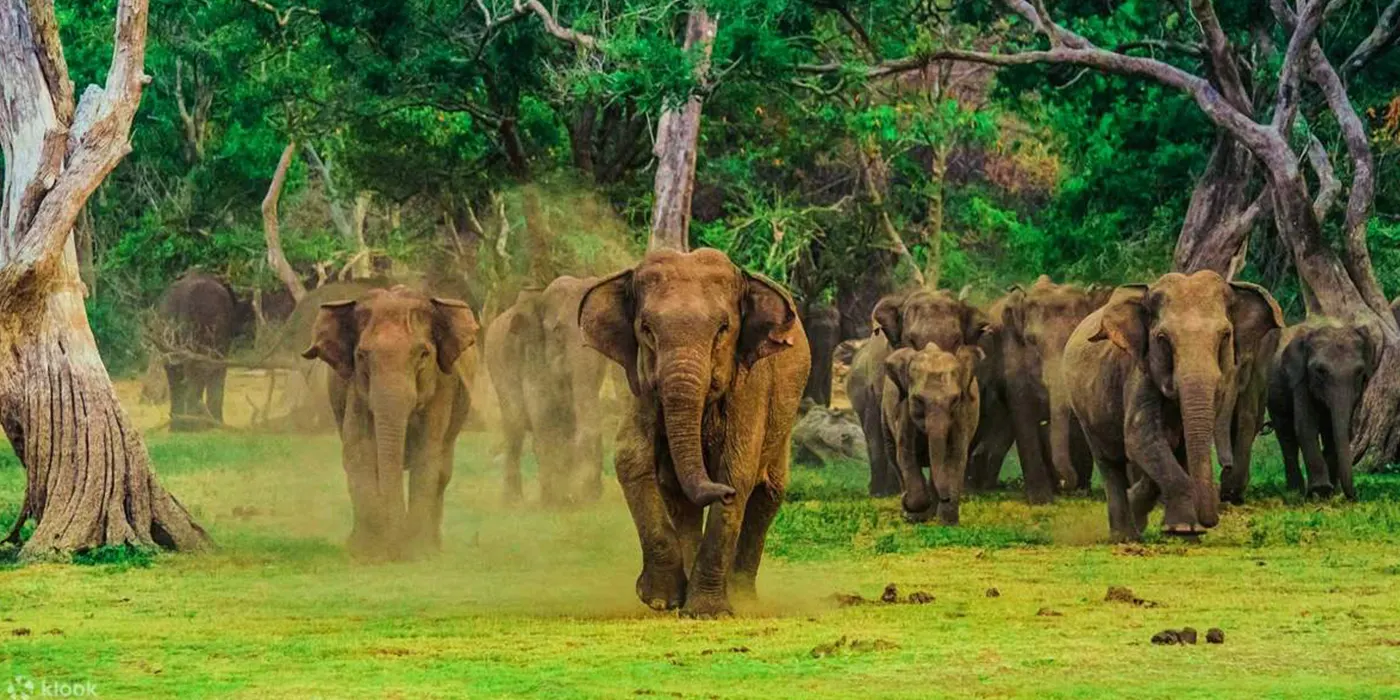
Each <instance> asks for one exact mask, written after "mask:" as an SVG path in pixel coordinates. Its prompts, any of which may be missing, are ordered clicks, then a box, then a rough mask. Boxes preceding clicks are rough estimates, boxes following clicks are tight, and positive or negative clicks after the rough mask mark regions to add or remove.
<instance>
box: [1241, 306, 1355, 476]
mask: <svg viewBox="0 0 1400 700" xmlns="http://www.w3.org/2000/svg"><path fill="white" fill-rule="evenodd" d="M1285 336H1286V340H1285V342H1284V343H1283V348H1282V349H1281V350H1280V351H1279V354H1278V361H1277V362H1276V363H1275V364H1274V367H1273V369H1272V371H1271V372H1270V373H1269V399H1268V403H1269V415H1270V416H1272V417H1273V422H1274V434H1275V435H1276V436H1278V444H1279V447H1280V448H1281V449H1282V450H1283V468H1284V476H1285V478H1286V479H1287V481H1288V487H1289V488H1290V489H1294V490H1297V491H1300V492H1302V491H1304V490H1306V492H1307V493H1308V494H1310V495H1313V496H1318V497H1322V498H1326V497H1328V496H1331V495H1332V493H1333V490H1334V489H1336V488H1340V489H1341V490H1342V493H1343V494H1345V495H1346V497H1347V498H1349V499H1352V500H1355V499H1356V487H1355V486H1354V485H1353V483H1352V471H1351V467H1352V452H1351V422H1352V418H1353V417H1354V415H1355V412H1356V407H1357V405H1359V404H1360V403H1361V396H1362V394H1363V393H1365V391H1366V384H1367V382H1369V381H1370V378H1371V376H1372V375H1373V374H1375V371H1376V365H1377V363H1378V362H1379V356H1380V352H1379V347H1378V346H1379V342H1378V341H1377V339H1376V338H1375V337H1373V336H1372V334H1371V331H1370V330H1368V329H1367V328H1366V327H1364V326H1360V325H1355V324H1350V323H1342V322H1339V321H1336V320H1330V319H1311V320H1309V321H1308V322H1306V323H1304V324H1302V325H1300V326H1294V327H1291V328H1289V329H1288V330H1287V331H1285ZM1319 443H1320V444H1321V449H1319ZM1300 448H1301V450H1302V453H1303V462H1304V464H1305V465H1306V466H1307V479H1306V482H1305V481H1304V474H1303V472H1302V470H1300V469H1299V467H1298V451H1299V449H1300ZM1305 486H1306V489H1305Z"/></svg>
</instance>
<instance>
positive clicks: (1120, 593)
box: [1103, 586, 1158, 608]
mask: <svg viewBox="0 0 1400 700" xmlns="http://www.w3.org/2000/svg"><path fill="white" fill-rule="evenodd" d="M1103 599H1104V600H1105V601H1107V602H1109V603H1127V604H1129V605H1135V606H1137V607H1139V608H1155V607H1157V605H1158V603H1157V602H1156V601H1154V600H1146V599H1144V598H1139V597H1138V596H1137V594H1136V593H1133V589H1131V588H1128V587H1127V586H1109V587H1108V594H1107V595H1105V596H1104V598H1103Z"/></svg>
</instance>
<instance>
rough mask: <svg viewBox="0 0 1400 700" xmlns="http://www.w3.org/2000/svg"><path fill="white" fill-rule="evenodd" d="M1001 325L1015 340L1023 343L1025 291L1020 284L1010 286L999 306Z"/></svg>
mask: <svg viewBox="0 0 1400 700" xmlns="http://www.w3.org/2000/svg"><path fill="white" fill-rule="evenodd" d="M1001 327H1002V328H1005V329H1006V331H1007V332H1008V333H1010V334H1011V337H1012V338H1015V339H1016V341H1017V342H1020V343H1024V342H1025V336H1024V335H1022V331H1023V330H1024V329H1025V327H1026V291H1025V290H1024V289H1021V287H1020V285H1016V286H1014V287H1012V288H1011V291H1009V292H1008V293H1007V294H1006V299H1005V300H1004V301H1003V302H1002V306H1001Z"/></svg>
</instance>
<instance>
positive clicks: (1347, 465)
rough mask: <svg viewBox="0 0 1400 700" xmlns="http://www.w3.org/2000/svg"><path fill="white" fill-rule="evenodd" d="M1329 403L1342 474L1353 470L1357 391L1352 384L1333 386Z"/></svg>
mask: <svg viewBox="0 0 1400 700" xmlns="http://www.w3.org/2000/svg"><path fill="white" fill-rule="evenodd" d="M1339 383H1340V382H1339ZM1327 403H1328V410H1329V412H1330V413H1331V414H1332V444H1333V445H1335V446H1336V447H1335V448H1334V449H1335V450H1336V452H1337V475H1338V476H1342V475H1344V474H1349V473H1350V472H1351V414H1352V408H1353V407H1354V406H1355V405H1356V392H1354V391H1353V390H1352V389H1351V387H1350V386H1342V387H1340V388H1333V389H1331V390H1330V391H1328V392H1327ZM1337 485H1338V486H1342V487H1345V486H1348V485H1347V484H1337ZM1348 495H1350V494H1348Z"/></svg>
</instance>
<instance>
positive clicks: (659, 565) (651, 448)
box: [614, 416, 686, 610]
mask: <svg viewBox="0 0 1400 700" xmlns="http://www.w3.org/2000/svg"><path fill="white" fill-rule="evenodd" d="M637 423H638V418H637V417H636V416H631V417H628V418H625V419H624V421H623V425H622V429H621V430H620V431H618V436H617V456H616V458H615V462H614V464H615V469H616V471H617V481H618V484H619V485H620V486H621V487H622V495H623V497H624V498H625V499H626V501H627V509H628V510H629V511H631V513H632V522H633V524H634V525H635V526H636V528H637V537H638V539H639V540H641V545H642V573H641V575H639V576H638V577H637V597H638V598H640V599H641V601H642V603H643V604H645V605H647V606H649V607H651V609H653V610H669V609H673V608H678V607H680V606H681V604H682V603H684V602H685V597H686V576H685V558H684V555H683V550H682V549H681V545H680V542H679V538H678V537H677V536H676V530H675V527H674V526H673V525H672V523H671V518H670V514H669V512H668V509H667V506H666V502H665V501H664V500H663V499H662V496H661V486H660V484H658V483H657V481H656V470H657V463H656V458H657V454H656V446H655V444H654V443H653V442H652V441H651V436H652V435H653V434H654V431H652V430H644V429H643V428H642V426H639V425H638V424H637Z"/></svg>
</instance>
